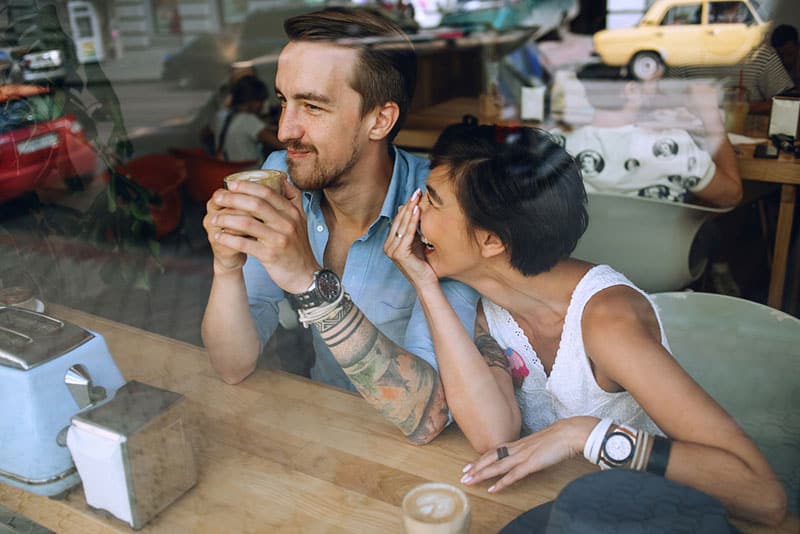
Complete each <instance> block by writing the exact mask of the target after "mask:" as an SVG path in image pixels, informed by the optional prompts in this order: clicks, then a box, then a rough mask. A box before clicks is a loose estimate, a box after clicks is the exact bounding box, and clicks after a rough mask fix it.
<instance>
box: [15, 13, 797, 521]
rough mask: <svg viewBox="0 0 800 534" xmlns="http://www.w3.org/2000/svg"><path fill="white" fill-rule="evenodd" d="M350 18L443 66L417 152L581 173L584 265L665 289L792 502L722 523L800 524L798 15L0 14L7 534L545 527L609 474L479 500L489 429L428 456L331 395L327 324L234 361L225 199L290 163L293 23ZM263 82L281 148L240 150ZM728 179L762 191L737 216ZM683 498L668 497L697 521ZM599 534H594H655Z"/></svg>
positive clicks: (368, 410)
mask: <svg viewBox="0 0 800 534" xmlns="http://www.w3.org/2000/svg"><path fill="white" fill-rule="evenodd" d="M334 4H335V5H336V6H341V5H347V6H348V7H351V8H352V9H356V10H372V12H374V13H377V14H378V15H379V16H381V17H386V18H388V19H390V20H392V21H393V22H394V23H395V24H397V26H399V27H400V28H401V29H402V30H403V31H404V32H405V35H406V37H407V39H408V41H409V42H410V43H411V45H412V46H413V48H414V51H415V52H416V56H417V78H416V88H415V90H414V95H413V99H412V101H411V105H410V108H409V111H408V114H407V116H406V117H405V120H404V122H403V124H402V128H401V129H400V130H399V133H398V134H397V136H396V137H395V138H394V141H393V142H394V145H395V146H396V147H398V148H399V149H401V150H403V151H405V152H407V153H409V154H412V155H413V156H416V157H420V158H422V159H428V158H429V157H430V153H431V150H432V149H433V147H434V145H435V144H436V141H437V139H438V138H439V136H440V134H441V133H442V132H443V131H444V130H445V128H447V127H448V126H450V125H453V124H458V123H474V124H489V125H496V128H497V131H499V132H503V135H508V134H509V132H510V134H511V135H514V132H518V131H519V130H520V129H523V128H527V127H532V128H537V129H542V130H545V131H547V132H549V134H550V135H551V136H552V138H553V139H554V140H555V141H556V143H558V144H560V145H561V146H562V147H563V148H564V149H565V150H566V151H567V152H568V153H569V155H570V156H571V157H572V158H574V161H575V162H576V164H577V166H578V167H579V169H580V171H581V174H582V177H583V180H584V184H585V187H586V204H585V206H586V212H587V214H588V225H587V227H586V230H585V232H584V233H583V235H582V236H581V237H580V240H579V241H578V242H577V246H576V247H575V248H574V250H573V251H572V253H571V257H572V258H575V259H578V260H583V261H586V262H589V263H591V264H598V265H608V266H610V267H611V268H613V269H614V270H616V271H618V272H620V273H622V274H624V275H625V276H626V277H627V278H628V279H629V280H630V281H631V282H632V283H633V284H635V285H636V287H638V288H640V289H641V290H642V291H644V292H645V293H646V294H647V295H648V296H649V298H650V301H651V303H652V305H653V306H654V308H655V310H656V311H657V312H658V316H659V318H660V326H661V328H662V329H663V330H662V331H663V333H664V336H665V338H666V340H667V341H668V344H669V349H670V352H671V353H672V356H673V357H674V358H675V360H677V362H678V363H679V364H680V366H681V367H682V368H683V369H684V370H685V372H686V373H688V375H689V376H690V377H691V378H692V379H693V380H694V381H695V382H696V383H697V384H699V385H700V387H702V389H703V390H705V391H706V392H707V393H708V395H710V397H711V398H713V400H714V401H716V403H718V404H719V405H720V406H721V407H722V409H723V410H724V411H725V412H726V413H727V414H729V415H730V417H731V418H732V419H733V420H734V421H735V422H736V423H737V424H738V425H739V426H740V427H741V428H742V429H743V431H744V432H745V433H746V434H748V435H749V436H750V437H751V438H752V440H753V442H755V444H756V445H757V447H758V449H759V450H760V452H761V454H763V456H764V458H766V460H767V462H769V465H770V467H771V469H772V470H773V471H774V473H775V475H776V476H777V478H778V479H779V481H780V483H781V485H782V486H783V489H784V491H785V494H786V499H787V502H786V509H787V512H786V515H785V516H784V517H782V518H781V519H780V521H779V522H777V523H775V524H770V525H764V524H759V523H760V522H759V521H750V520H748V519H743V518H741V517H736V516H735V515H734V516H726V515H725V511H724V510H722V512H720V514H721V517H722V518H723V519H721V520H722V521H723V522H724V526H725V528H728V527H730V528H732V529H733V528H735V529H738V530H739V531H742V532H787V533H788V532H794V533H797V532H800V518H798V514H800V384H798V377H800V319H798V317H800V268H799V267H798V266H800V210H798V209H797V196H798V188H799V187H800V139H798V135H800V86H797V87H795V84H796V83H798V82H800V44H798V39H797V32H796V31H795V32H794V34H792V33H791V31H789V33H787V34H786V35H788V37H786V38H785V39H784V38H781V39H778V38H777V37H776V35H783V34H782V33H781V32H776V29H777V28H778V27H790V28H795V29H797V28H800V15H798V12H797V9H796V5H795V2H794V0H772V1H761V2H758V1H756V0H736V1H723V0H630V1H619V0H604V1H600V2H596V1H593V0H552V1H548V0H508V1H477V0H472V1H470V2H466V1H462V0H439V1H438V2H432V1H428V2H425V1H423V0H420V1H409V0H399V1H383V2H381V1H373V2H367V1H361V2H355V1H354V2H335V3H334V2H325V1H320V0H317V1H314V2H312V1H308V2H300V1H297V2H294V1H292V2H288V1H275V0H272V1H270V0H261V1H256V0H243V1H234V0H207V1H204V0H195V1H189V0H126V1H122V0H114V1H109V2H103V1H100V0H85V1H77V0H35V1H32V2H28V1H25V2H19V1H16V0H0V30H1V31H2V33H3V35H4V37H3V42H2V47H0V82H1V83H2V85H0V121H1V122H0V414H2V417H0V421H2V422H0V532H7V531H8V532H15V533H16V532H59V533H61V532H64V533H73V532H80V533H83V532H130V531H131V530H141V531H142V532H376V531H383V532H402V531H403V530H404V529H405V531H406V532H475V533H479V532H545V531H546V528H547V525H548V524H549V525H550V526H551V528H552V527H553V526H554V523H555V522H556V519H557V518H558V514H557V512H558V507H559V505H560V503H561V501H562V497H563V501H564V504H563V506H564V507H566V506H567V503H568V494H569V492H568V489H569V488H572V487H574V483H575V482H577V481H584V480H589V479H588V478H587V477H589V476H590V475H592V474H593V473H595V472H596V471H598V469H597V466H595V465H592V464H591V463H590V462H587V461H585V460H584V458H582V457H581V454H577V455H574V456H573V457H570V458H568V459H566V460H565V461H563V462H561V463H558V464H557V465H553V466H551V467H548V468H546V469H544V470H543V471H538V472H536V473H535V474H533V475H531V476H527V477H526V478H524V479H522V480H520V481H519V482H517V483H516V484H514V485H513V486H511V487H509V488H507V489H504V490H503V491H500V492H494V491H492V490H490V491H487V488H489V486H490V485H491V483H492V482H489V481H486V482H481V483H478V484H464V483H463V480H464V479H463V478H462V477H463V476H464V472H466V471H463V472H462V468H464V466H465V465H467V464H470V463H471V462H472V463H474V462H475V461H476V459H477V458H479V457H480V456H481V454H480V453H481V452H483V451H478V452H476V450H475V448H473V446H472V445H471V444H470V441H469V440H468V439H467V438H466V437H465V434H464V432H462V430H461V429H460V428H459V425H458V422H457V421H454V422H452V423H451V424H448V425H447V427H446V428H444V430H442V431H441V433H440V434H439V435H438V436H437V437H436V438H435V439H433V440H431V441H430V442H429V443H427V444H425V445H422V446H421V445H418V444H414V443H411V442H410V441H409V440H407V439H406V438H405V437H404V436H403V435H402V433H401V432H399V431H398V429H397V428H396V427H395V426H393V425H392V424H391V423H390V422H388V421H387V420H386V419H385V418H384V417H383V416H382V414H381V413H380V412H379V411H378V410H376V409H375V408H373V407H372V406H370V404H369V403H368V402H367V401H365V399H364V398H362V396H361V395H359V394H357V393H354V392H350V391H345V390H342V389H339V388H337V387H333V386H330V385H328V384H324V383H322V382H319V381H317V380H314V379H312V378H311V369H312V367H313V366H314V365H315V348H314V338H313V333H312V331H313V330H314V327H312V328H307V327H305V325H306V323H305V321H304V320H303V319H302V317H303V315H302V314H300V316H298V312H297V311H296V309H295V308H296V306H295V305H293V304H292V303H291V302H290V300H286V299H284V300H282V301H280V303H279V304H278V326H277V328H276V330H275V333H274V334H273V335H272V336H271V337H270V338H269V340H268V342H266V343H264V344H263V347H261V351H260V355H259V356H258V361H257V364H256V366H255V369H254V370H253V371H252V373H251V374H249V375H248V376H247V377H246V378H245V379H244V380H242V381H241V382H239V383H237V384H235V385H232V384H229V383H226V381H224V380H223V379H221V378H220V376H219V375H218V374H217V372H216V371H215V369H214V367H213V366H212V365H211V363H210V361H209V356H208V351H207V349H206V346H205V343H204V339H203V335H202V334H201V323H202V321H203V316H204V313H205V311H206V306H207V304H208V302H209V296H210V294H211V290H212V282H213V281H214V253H213V252H212V248H211V246H210V244H209V236H208V234H207V233H206V230H205V228H204V217H205V216H206V213H207V205H208V204H207V203H208V202H209V200H210V199H211V198H212V196H213V195H214V194H215V192H216V191H218V190H219V189H222V188H223V187H224V179H225V177H226V176H229V175H231V174H233V173H237V172H242V171H249V170H253V169H259V168H261V167H262V165H264V162H265V158H266V157H267V155H268V154H269V153H270V152H273V151H278V150H280V149H281V146H283V145H281V144H280V143H281V142H282V140H281V132H280V128H279V127H280V123H281V101H280V100H279V99H278V97H277V95H276V92H275V76H276V72H277V69H278V57H279V55H280V52H281V49H282V47H283V46H284V45H285V44H286V42H287V41H288V39H287V37H286V36H285V34H284V30H283V23H284V21H285V20H286V19H288V18H290V17H292V16H294V15H299V14H303V13H310V12H313V11H316V10H319V9H324V8H326V7H330V6H332V5H334ZM723 4H724V5H723ZM723 11H728V12H730V13H734V12H735V13H736V14H735V15H731V17H733V18H731V19H730V20H726V21H723V19H722V15H721V14H720V15H719V16H718V18H716V19H715V17H717V15H716V13H722V12H723ZM737 17H738V18H737ZM734 30H735V31H736V32H739V33H735V31H734ZM792 35H793V37H792ZM31 36H33V37H31ZM698 36H700V39H701V40H702V39H705V40H702V42H701V41H700V40H698V41H694V40H693V39H696V38H697V37H698ZM714 39H716V41H714ZM723 41H724V43H725V44H721V43H723ZM395 44H396V43H395V42H394V41H392V42H389V43H388V45H387V44H386V43H385V42H382V41H380V40H377V41H370V42H367V43H365V44H363V46H365V47H380V46H389V47H391V46H393V45H395ZM725 47H727V48H725ZM723 48H725V50H723ZM252 77H255V78H257V79H259V80H261V81H262V82H263V85H264V86H265V88H266V95H265V96H264V97H263V98H260V99H259V101H260V104H259V105H258V107H257V111H256V112H254V113H251V116H252V117H254V118H253V119H252V120H257V121H259V122H258V124H259V126H258V127H257V128H256V130H255V131H256V132H259V133H258V140H259V142H260V143H261V144H260V148H259V152H258V155H257V156H253V157H228V156H229V154H228V152H227V151H226V150H225V149H223V148H222V147H220V146H219V145H220V141H221V138H223V139H224V138H225V135H226V134H227V132H228V131H229V130H228V127H229V126H230V124H233V122H231V118H232V117H233V115H234V114H233V113H229V112H228V110H230V109H233V104H232V100H231V98H232V97H231V95H232V91H233V88H234V87H236V86H237V82H239V80H241V79H243V78H252ZM226 118H227V120H225V119H226ZM264 132H268V133H264ZM262 134H263V135H262ZM264 136H267V137H269V136H271V137H269V138H270V139H271V140H272V141H270V142H267V141H265V140H264V139H266V137H264ZM270 143H272V144H270ZM679 151H680V154H679V153H678V152H679ZM623 167H624V168H623ZM604 169H605V173H604V172H603V170H604ZM701 174H703V176H700V175H701ZM712 175H713V176H712ZM718 175H722V176H723V179H724V180H729V182H725V183H727V184H728V185H730V186H731V187H733V189H732V191H733V192H730V191H731V190H729V191H728V193H725V194H722V193H720V195H721V196H717V197H712V196H711V190H712V187H711V186H710V184H712V183H714V181H715V180H717V176H718ZM289 178H291V176H290V177H289ZM716 183H717V187H719V183H720V182H719V181H717V182H716ZM698 184H701V185H699V186H698ZM731 184H734V185H731ZM703 188H705V193H704V192H703ZM695 193H697V194H695ZM725 195H727V196H725ZM309 224H310V223H309ZM314 230H315V228H311V227H309V232H313V231H314ZM320 231H321V230H320ZM395 235H397V236H398V237H400V234H399V233H396V234H395ZM340 274H341V273H340ZM363 277H364V278H365V279H369V277H370V273H368V272H367V273H363ZM346 289H347V288H346V287H345V290H346ZM348 298H349V297H348ZM375 298H378V297H377V296H376V297H375ZM365 313H366V312H365ZM315 324H316V323H315ZM507 365H508V364H507ZM511 365H512V367H513V362H511ZM526 372H527V370H526ZM451 420H452V417H451ZM504 448H505V447H500V448H498V449H497V459H498V461H499V460H502V457H503V456H504V455H503V454H501V449H504ZM509 448H510V449H512V450H513V447H512V446H509ZM492 450H494V449H492ZM673 450H674V449H673ZM491 454H494V453H493V452H492V453H491ZM505 454H506V455H507V454H508V449H506V451H505ZM587 458H588V456H587ZM612 471H613V470H612ZM662 473H663V471H662ZM491 480H495V479H491ZM609 480H610V479H609ZM659 480H661V481H662V482H663V480H664V479H659ZM427 483H436V484H441V485H443V486H444V487H446V488H456V489H455V490H453V491H454V493H453V495H457V496H458V499H462V500H458V502H459V503H461V504H460V505H459V506H460V507H457V508H458V513H457V514H456V515H458V516H459V519H458V521H455V520H452V518H448V519H447V520H439V528H440V529H439V530H436V529H435V528H433V527H431V525H430V524H427V523H425V522H424V521H417V520H412V519H409V518H408V517H409V514H410V512H409V511H408V507H409V505H408V501H409V499H404V496H407V495H411V490H412V489H415V488H417V487H418V486H420V485H422V484H427ZM607 483H608V484H610V483H611V482H607ZM599 488H601V489H599V490H598V488H595V493H598V494H603V496H602V497H600V496H598V497H597V499H601V501H602V502H603V503H605V504H603V506H604V507H615V506H616V505H615V504H614V501H613V500H612V501H610V502H606V500H607V499H610V497H609V495H617V492H616V491H614V489H613V488H610V487H606V486H599ZM617 489H619V488H617ZM626 491H630V487H628V488H627V489H626ZM665 491H666V490H665ZM623 493H624V494H625V495H628V494H627V493H625V492H623ZM630 493H631V495H634V496H633V497H630V495H628V496H629V497H630V498H631V499H633V500H636V499H641V498H642V497H641V495H644V494H646V492H644V491H643V492H638V493H637V492H630ZM697 493H699V492H697ZM663 495H666V494H663ZM665 498H666V497H665ZM680 498H683V497H679V499H680ZM601 501H598V503H599V502H601ZM627 504H629V503H626V505H627ZM658 504H659V503H658V499H656V500H650V501H647V500H646V499H644V500H643V502H642V503H641V506H643V507H645V508H647V510H648V511H649V512H653V511H654V510H658V512H657V513H656V512H653V514H654V515H658V514H663V515H664V516H669V514H671V516H670V517H672V519H665V521H667V523H665V524H668V525H671V526H673V527H674V526H675V525H677V524H680V521H681V520H687V521H688V520H690V519H693V518H691V517H689V516H690V515H691V514H690V513H689V511H688V510H690V509H691V505H690V504H688V501H686V502H685V503H684V504H685V505H686V507H685V508H683V507H682V505H681V501H680V500H679V501H678V504H676V505H675V507H674V508H672V509H670V511H669V512H665V511H663V510H662V509H661V508H663V507H661V508H660V507H659V506H658ZM713 504H714V505H718V502H717V501H716V500H714V503H713ZM722 504H723V505H726V506H727V504H728V503H727V502H723V503H722ZM597 506H598V507H599V506H600V505H599V504H597ZM709 506H711V505H710V504H709ZM720 506H721V505H720ZM580 507H581V506H579V508H580ZM589 508H591V507H589ZM720 509H721V508H720ZM543 510H548V511H549V512H545V513H549V519H548V515H541V514H539V515H536V513H535V512H542V511H543ZM573 511H574V510H573ZM595 512H597V510H595ZM712 515H713V514H712ZM570 517H571V516H570ZM588 517H589V518H588V519H586V520H585V521H586V522H584V523H582V524H578V523H575V524H573V525H572V527H573V530H565V531H569V532H605V531H608V532H612V531H613V532H620V531H626V530H625V528H627V527H625V528H623V527H619V528H616V527H615V528H611V527H608V525H607V524H606V523H604V521H608V518H606V517H605V512H604V511H603V512H597V513H596V514H595V515H591V514H590V515H589V516H588ZM610 517H612V521H617V520H619V521H620V525H621V524H622V523H621V522H622V521H623V520H622V519H621V518H619V517H614V514H611V515H610ZM694 519H696V518H694ZM548 521H549V523H548ZM593 521H594V523H593ZM418 523H424V524H421V525H420V524H418ZM445 523H446V524H445ZM690 524H691V525H694V527H689V528H688V530H684V531H692V530H694V531H698V532H701V531H714V530H713V529H711V528H709V529H708V530H706V528H704V527H703V526H701V525H705V526H708V524H707V523H706V524H703V523H690ZM556 526H557V525H556ZM595 527H596V528H595ZM601 527H602V528H601ZM603 528H609V530H603ZM559 531H560V530H559ZM629 531H630V532H634V531H635V532H639V531H640V530H636V528H632V530H629ZM648 531H652V532H661V531H670V530H669V529H668V528H666V527H664V524H661V525H660V526H655V527H654V529H653V530H648ZM720 531H721V532H728V531H731V532H732V531H735V530H720Z"/></svg>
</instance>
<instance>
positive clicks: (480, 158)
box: [431, 124, 589, 276]
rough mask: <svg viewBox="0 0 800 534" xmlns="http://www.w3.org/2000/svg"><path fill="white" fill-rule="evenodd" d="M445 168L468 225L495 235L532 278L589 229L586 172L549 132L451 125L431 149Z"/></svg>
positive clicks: (567, 252)
mask: <svg viewBox="0 0 800 534" xmlns="http://www.w3.org/2000/svg"><path fill="white" fill-rule="evenodd" d="M441 165H445V166H447V167H448V168H449V169H450V175H451V176H452V178H453V180H454V182H455V183H454V189H455V191H456V196H457V198H458V201H459V204H460V205H461V208H462V210H463V211H464V213H465V214H466V218H467V221H468V224H469V225H470V226H471V227H473V228H475V227H477V228H483V229H485V230H488V231H489V232H492V233H494V234H496V235H497V236H498V237H499V238H500V240H501V241H502V242H503V244H504V245H505V247H506V249H507V251H508V254H509V258H510V261H511V265H512V266H513V267H514V268H515V269H517V270H518V271H520V272H521V273H523V274H525V275H527V276H531V275H534V274H539V273H542V272H545V271H548V270H550V269H551V268H552V267H553V266H554V265H555V264H556V263H558V262H559V261H560V260H562V259H564V258H566V257H568V256H569V255H570V254H571V253H572V251H573V250H575V246H576V245H577V244H578V240H579V239H580V237H581V236H582V235H583V233H584V231H586V226H587V225H588V222H589V216H588V214H587V212H586V190H585V189H584V187H583V179H582V177H581V173H580V169H579V167H578V165H577V163H576V162H575V160H574V159H573V158H572V156H570V155H569V154H568V153H567V152H566V150H564V148H562V147H561V146H560V145H559V144H558V142H557V141H556V140H555V139H554V138H553V136H552V135H551V134H549V133H548V132H546V131H544V130H539V129H536V128H522V127H520V128H506V127H500V126H487V125H474V124H455V125H452V126H449V127H447V128H446V129H445V130H444V132H442V135H441V136H440V137H439V139H438V140H437V141H436V144H435V146H434V147H433V151H432V154H431V168H436V167H439V166H441Z"/></svg>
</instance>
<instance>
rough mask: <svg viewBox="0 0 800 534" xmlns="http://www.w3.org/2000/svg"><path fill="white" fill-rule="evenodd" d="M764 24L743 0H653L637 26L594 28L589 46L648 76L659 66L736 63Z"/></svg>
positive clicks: (765, 28) (606, 60)
mask: <svg viewBox="0 0 800 534" xmlns="http://www.w3.org/2000/svg"><path fill="white" fill-rule="evenodd" d="M768 29H769V23H767V22H764V21H763V20H762V19H761V17H760V16H759V14H758V13H757V11H756V10H755V9H754V8H753V5H752V4H751V2H750V1H749V0H736V1H731V0H656V2H655V3H654V4H653V5H652V6H650V9H648V10H647V13H645V15H644V16H643V17H642V20H641V21H640V22H639V24H638V25H637V26H635V27H633V28H619V29H614V30H602V31H599V32H597V33H595V34H594V49H595V52H596V53H597V54H598V55H599V56H600V59H601V60H602V61H603V63H605V64H606V65H610V66H616V67H628V69H629V71H630V73H631V74H632V75H633V76H634V77H635V78H637V79H639V80H652V79H656V78H659V77H660V76H661V75H662V74H663V73H664V69H665V66H670V67H673V66H685V65H734V64H736V63H739V62H741V61H742V60H744V59H745V58H746V57H747V55H748V54H749V53H750V52H751V51H752V50H753V49H754V48H756V47H757V46H758V45H760V44H761V43H762V42H763V40H764V37H765V34H766V33H767V31H768Z"/></svg>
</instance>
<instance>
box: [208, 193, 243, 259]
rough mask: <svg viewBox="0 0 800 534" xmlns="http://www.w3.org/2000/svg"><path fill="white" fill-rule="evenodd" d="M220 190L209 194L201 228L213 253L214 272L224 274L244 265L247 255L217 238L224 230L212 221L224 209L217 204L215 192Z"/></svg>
mask: <svg viewBox="0 0 800 534" xmlns="http://www.w3.org/2000/svg"><path fill="white" fill-rule="evenodd" d="M220 191H222V190H221V189H220V190H218V191H216V192H215V193H214V194H213V195H211V199H209V201H208V202H206V216H205V217H203V228H204V229H205V231H206V234H207V235H208V243H209V244H210V245H211V252H213V254H214V274H225V273H228V272H231V271H236V270H238V269H241V268H242V267H243V266H244V262H245V260H246V259H247V256H246V255H245V254H243V253H242V252H240V251H238V250H236V249H233V248H230V247H228V246H226V245H224V244H223V243H220V242H219V240H218V239H217V236H218V235H221V234H224V232H225V230H224V228H223V227H222V226H218V225H217V224H216V223H214V222H213V221H215V220H216V217H217V215H218V214H219V213H221V212H222V211H224V210H225V208H224V207H222V206H220V205H219V204H217V201H216V198H217V194H218V193H219V192H220Z"/></svg>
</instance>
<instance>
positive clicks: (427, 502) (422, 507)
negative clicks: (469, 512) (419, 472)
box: [409, 489, 464, 523]
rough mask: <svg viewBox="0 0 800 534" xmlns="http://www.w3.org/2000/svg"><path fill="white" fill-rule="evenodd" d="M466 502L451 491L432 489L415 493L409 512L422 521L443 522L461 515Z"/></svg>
mask: <svg viewBox="0 0 800 534" xmlns="http://www.w3.org/2000/svg"><path fill="white" fill-rule="evenodd" d="M463 510H464V504H463V503H462V502H461V499H459V498H458V495H456V494H454V493H453V492H450V491H442V490H438V489H431V490H428V491H421V492H419V493H418V494H416V495H414V498H413V500H412V502H411V503H410V508H409V512H410V513H411V515H413V516H414V517H415V518H416V519H418V520H420V521H430V522H434V523H441V522H444V521H450V520H451V519H452V518H454V517H457V516H459V515H460V514H461V513H462V512H463Z"/></svg>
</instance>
